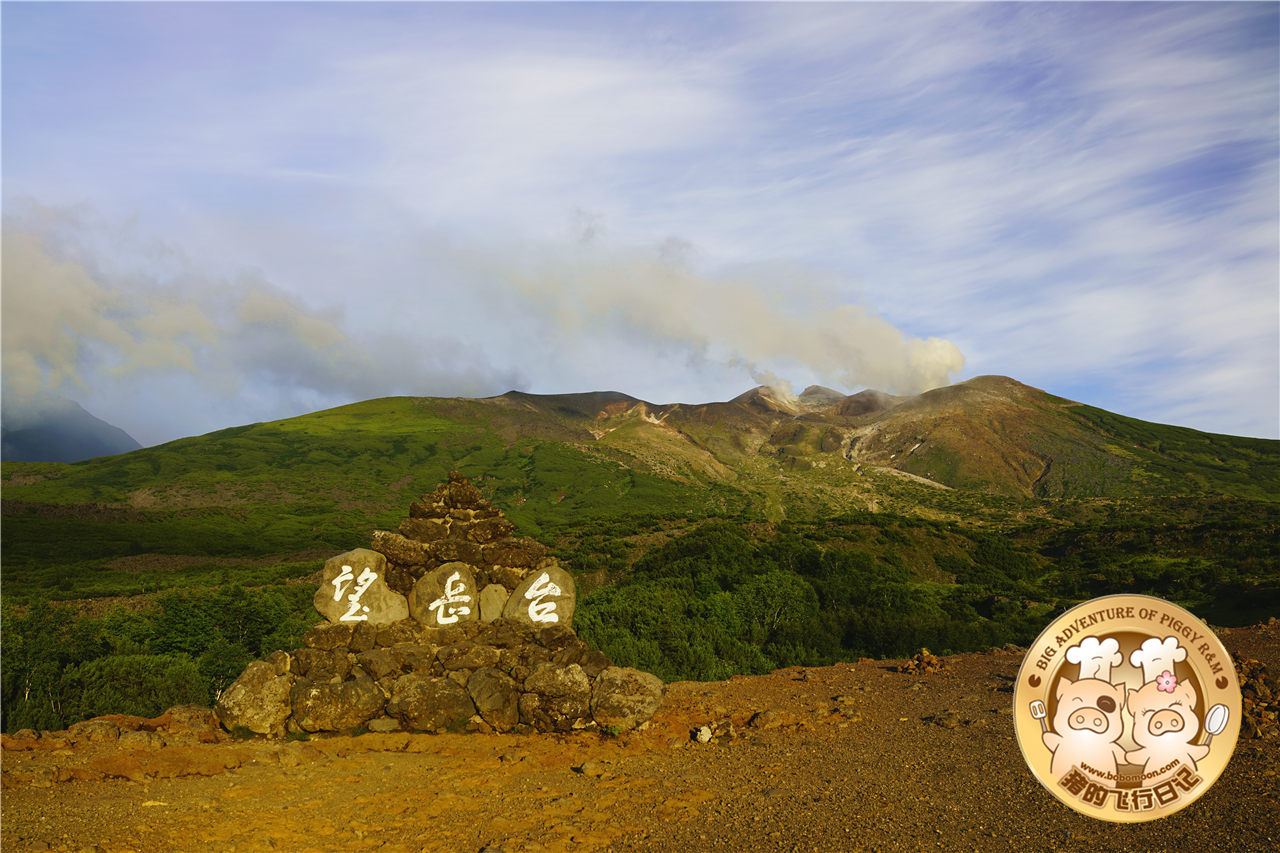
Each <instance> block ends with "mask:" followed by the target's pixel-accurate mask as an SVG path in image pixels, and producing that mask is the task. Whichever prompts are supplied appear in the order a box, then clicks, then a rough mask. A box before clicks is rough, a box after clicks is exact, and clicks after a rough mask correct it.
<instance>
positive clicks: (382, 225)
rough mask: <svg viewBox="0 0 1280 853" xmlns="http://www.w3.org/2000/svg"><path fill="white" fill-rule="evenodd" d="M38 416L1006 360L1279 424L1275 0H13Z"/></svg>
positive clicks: (11, 55)
mask: <svg viewBox="0 0 1280 853" xmlns="http://www.w3.org/2000/svg"><path fill="white" fill-rule="evenodd" d="M0 40H2V44H0V73H2V75H3V76H2V81H0V85H2V89H3V91H2V95H3V100H2V102H0V103H2V106H0V111H2V113H0V122H2V144H3V149H2V179H3V189H2V197H0V198H2V200H0V205H2V212H3V277H2V279H0V303H2V304H0V319H2V322H3V330H2V334H0V342H2V344H3V355H2V360H0V369H2V372H3V382H4V412H5V417H6V419H11V418H13V419H16V418H17V417H19V416H20V415H21V414H22V413H23V412H27V411H30V409H31V407H32V406H33V405H36V403H35V402H34V401H38V400H39V399H41V398H42V395H47V394H57V395H60V396H63V397H66V398H69V399H73V400H76V401H77V402H79V403H80V404H81V405H83V406H84V407H85V408H86V409H87V410H88V411H90V412H91V413H93V414H94V415H96V416H98V417H100V418H103V419H105V420H107V421H109V422H110V423H112V424H115V425H117V426H119V427H121V428H123V429H125V430H126V431H127V432H129V433H130V434H131V435H132V436H133V437H134V438H136V439H137V440H139V441H140V442H142V443H143V444H148V445H149V444H155V443H160V442H163V441H168V440H171V439H174V438H177V437H181V436H186V435H198V434H203V433H206V432H209V431H212V430H215V429H221V428H224V427H228V426H234V425H240V424H246V423H252V422H257V421H264V420H272V419H276V418H283V417H290V416H294V415H298V414H304V413H307V412H311V411H316V410H319V409H324V408H328V407H331V406H337V405H342V404H345V403H349V402H355V401H359V400H364V399H369V398H373V397H380V396H387V395H399V394H407V395H419V396H474V397H483V396H490V395H495V394H501V393H503V392H505V391H507V390H510V389H519V390H524V391H529V392H533V393H564V392H577V391H594V390H616V391H622V392H625V393H628V394H631V395H633V396H635V397H639V398H642V399H645V400H648V401H650V402H653V403H669V402H689V403H697V402H707V401H712V400H725V399H729V398H731V397H733V396H736V395H737V394H739V393H742V392H743V391H745V390H747V389H748V388H750V387H753V386H755V385H757V384H775V385H779V386H785V385H788V384H789V386H790V387H791V388H793V389H794V390H795V391H797V392H798V391H800V390H801V389H803V388H804V387H805V386H807V385H809V384H821V385H825V386H828V387H832V388H835V389H836V390H839V391H842V392H844V393H853V392H855V391H858V390H861V389H862V388H867V387H870V388H877V389H879V390H882V391H887V392H889V393H894V394H914V393H919V392H922V391H925V390H928V389H929V388H934V387H939V386H942V385H946V384H948V383H952V382H958V381H963V380H965V379H968V378H972V377H974V376H978V375H983V374H1003V375H1007V376H1012V377H1013V378H1015V379H1017V380H1019V381H1021V382H1024V383H1027V384H1029V385H1032V386H1035V387H1037V388H1042V389H1044V390H1047V391H1050V392H1051V393H1054V394H1058V395H1060V396H1064V397H1068V398H1070V399H1074V400H1078V401H1080V402H1084V403H1089V404H1091V405H1095V406H1100V407H1102V408H1105V409H1109V410H1111V411H1114V412H1118V413H1121V414H1125V415H1129V416H1132V417H1137V418H1142V419H1145V420H1151V421H1158V422H1161V423H1171V424H1179V425H1183V426H1189V427H1194V428H1196V429H1201V430H1206V431H1210V432H1220V433H1230V434H1235V435H1248V436H1261V437H1267V438H1277V437H1280V118H1278V111H1280V82H1278V81H1280V5H1278V4H1276V3H1241V4H1235V3H1170V4H1166V3H1135V4H1129V3H1062V4H1047V3H1007V4H1006V3H975V4H943V3H939V4H934V3H822V4H808V3H779V4H772V3H707V4H694V3H658V4H646V3H638V4H631V3H579V4H558V3H516V4H499V3H484V2H476V3H461V4H453V3H447V4H446V3H425V2H398V3H315V2H310V3H309V2H296V3H166V2H158V3H84V4H81V3H17V2H3V3H2V4H0Z"/></svg>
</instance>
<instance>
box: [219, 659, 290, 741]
mask: <svg viewBox="0 0 1280 853" xmlns="http://www.w3.org/2000/svg"><path fill="white" fill-rule="evenodd" d="M292 684H293V676H291V675H276V668H275V667H274V666H272V665H271V664H269V663H267V662H266V661H261V660H256V661H253V662H251V663H250V664H249V665H248V666H246V667H245V668H244V672H242V673H241V674H240V677H239V678H237V679H236V680H235V681H234V682H232V684H231V686H230V687H228V688H227V689H226V690H224V691H222V695H221V696H220V697H219V698H218V704H217V706H215V708H214V713H215V714H217V715H218V720H219V721H220V722H221V723H222V725H223V726H224V727H225V728H226V729H227V731H231V730H232V729H234V728H236V727H237V726H240V727H243V728H246V729H248V730H249V731H251V732H254V733H256V734H260V735H279V734H283V732H284V721H285V720H287V719H288V718H289V714H290V711H291V710H292V705H291V703H290V696H289V693H290V688H291V687H292Z"/></svg>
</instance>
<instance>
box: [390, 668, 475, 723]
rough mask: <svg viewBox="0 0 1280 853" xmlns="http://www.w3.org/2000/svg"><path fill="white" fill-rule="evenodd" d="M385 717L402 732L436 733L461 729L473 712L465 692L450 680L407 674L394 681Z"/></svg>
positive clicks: (460, 686) (469, 699)
mask: <svg viewBox="0 0 1280 853" xmlns="http://www.w3.org/2000/svg"><path fill="white" fill-rule="evenodd" d="M386 710H387V715H388V716H391V717H395V718H396V719H397V720H399V721H400V724H401V725H402V726H404V728H406V729H410V730H413V731H428V732H440V731H451V730H461V729H462V728H463V727H464V726H466V724H467V722H468V721H469V720H470V719H471V717H472V715H474V714H475V713H476V708H475V705H474V704H473V703H472V701H471V696H470V694H468V693H467V689H466V688H465V687H463V686H462V685H461V684H459V683H458V682H456V681H454V680H453V679H451V678H431V677H428V676H423V675H419V674H418V673H410V674H409V675H405V676H402V677H401V678H400V679H398V680H397V681H396V686H395V690H394V691H393V692H392V694H391V700H390V701H389V702H387V709H386Z"/></svg>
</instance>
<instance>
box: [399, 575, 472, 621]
mask: <svg viewBox="0 0 1280 853" xmlns="http://www.w3.org/2000/svg"><path fill="white" fill-rule="evenodd" d="M478 611H479V607H478V606H477V603H476V582H475V576H474V575H473V574H472V572H471V567H470V566H468V565H467V564H465V563H456V562H454V563H445V564H444V565H443V566H440V567H439V568H437V569H434V570H432V571H430V572H428V573H427V574H425V575H423V576H422V577H421V578H420V579H419V580H418V582H417V583H415V584H414V585H413V591H412V592H411V593H409V612H410V613H411V614H412V615H413V618H414V619H416V620H418V622H420V623H422V624H423V625H425V626H426V627H428V628H443V627H448V626H451V625H457V624H459V623H464V622H475V621H477V620H478V619H479V618H480V614H479V612H478Z"/></svg>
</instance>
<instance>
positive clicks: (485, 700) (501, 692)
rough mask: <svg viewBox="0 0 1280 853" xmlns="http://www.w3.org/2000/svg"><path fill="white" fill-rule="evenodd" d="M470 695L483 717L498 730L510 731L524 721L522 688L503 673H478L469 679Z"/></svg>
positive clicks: (498, 671) (490, 668) (489, 671)
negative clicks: (522, 714)
mask: <svg viewBox="0 0 1280 853" xmlns="http://www.w3.org/2000/svg"><path fill="white" fill-rule="evenodd" d="M467 693H469V694H470V695H471V701H472V702H474V703H475V706H476V710H477V711H478V712H479V714H480V716H481V718H482V719H483V720H484V721H485V722H486V723H488V724H489V725H491V726H493V727H494V728H495V729H497V730H498V731H500V732H506V731H510V730H511V729H512V728H514V727H515V725H516V723H518V722H520V688H519V686H518V685H517V684H516V682H515V679H513V678H512V677H511V676H509V675H507V674H506V673H505V672H503V671H502V670H499V669H493V668H492V667H489V668H486V669H478V670H476V671H475V672H474V673H472V674H471V677H470V678H469V679H467Z"/></svg>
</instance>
